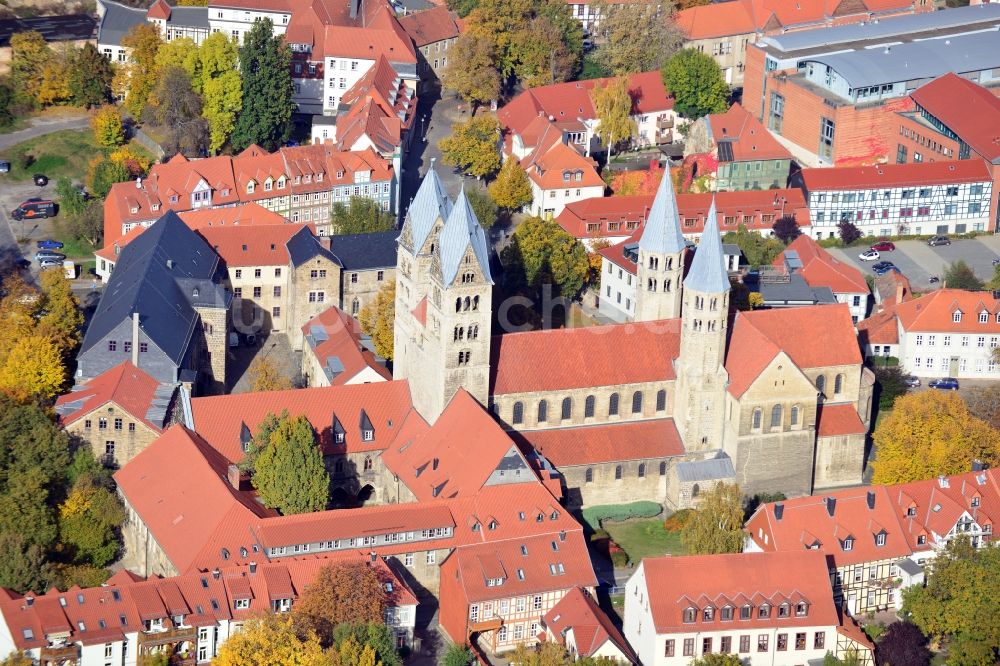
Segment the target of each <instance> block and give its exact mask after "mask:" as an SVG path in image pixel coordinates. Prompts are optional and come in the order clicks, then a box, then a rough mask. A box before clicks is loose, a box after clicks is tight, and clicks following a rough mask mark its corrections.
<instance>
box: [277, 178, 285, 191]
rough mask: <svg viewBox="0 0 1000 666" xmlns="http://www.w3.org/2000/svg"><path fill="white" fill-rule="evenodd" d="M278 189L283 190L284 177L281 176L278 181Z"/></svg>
mask: <svg viewBox="0 0 1000 666" xmlns="http://www.w3.org/2000/svg"><path fill="white" fill-rule="evenodd" d="M278 189H279V190H283V189H285V177H284V176H282V177H281V178H279V179H278Z"/></svg>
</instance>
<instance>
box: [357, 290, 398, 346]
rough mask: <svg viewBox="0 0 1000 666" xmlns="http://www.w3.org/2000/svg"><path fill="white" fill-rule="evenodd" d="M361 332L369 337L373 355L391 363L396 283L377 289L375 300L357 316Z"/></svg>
mask: <svg viewBox="0 0 1000 666" xmlns="http://www.w3.org/2000/svg"><path fill="white" fill-rule="evenodd" d="M358 321H359V322H361V330H363V331H364V332H365V333H367V334H368V335H370V336H371V338H372V342H373V343H375V353H376V354H378V355H379V356H381V357H382V358H384V359H386V360H389V361H391V360H392V356H393V336H394V324H395V322H396V283H395V281H390V282H389V283H388V284H386V285H384V286H383V287H382V288H381V289H379V291H378V294H376V295H375V299H374V300H373V301H372V302H371V303H369V304H368V305H366V306H365V307H363V308H361V312H360V313H359V314H358Z"/></svg>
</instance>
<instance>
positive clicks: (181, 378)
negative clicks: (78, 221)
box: [76, 211, 232, 391]
mask: <svg viewBox="0 0 1000 666" xmlns="http://www.w3.org/2000/svg"><path fill="white" fill-rule="evenodd" d="M219 270H220V266H219V258H218V255H216V254H215V252H213V251H212V248H211V246H209V245H208V243H206V242H205V240H204V239H203V238H202V237H201V236H199V235H198V234H197V233H196V232H194V231H192V230H191V229H190V228H188V226H187V225H186V224H184V222H182V221H181V219H180V218H179V217H178V216H177V214H176V213H174V212H172V211H170V212H167V213H166V214H164V215H162V216H161V217H160V219H159V221H158V222H157V223H156V224H153V225H152V226H151V227H150V228H149V229H148V230H147V231H146V232H145V233H143V234H141V235H140V236H139V237H137V238H135V239H134V240H133V241H132V242H131V243H129V244H128V245H127V246H126V247H125V248H124V249H122V251H121V254H120V255H119V256H118V260H117V262H116V264H115V271H114V273H113V274H112V275H111V279H110V280H109V281H108V285H107V287H106V288H105V290H104V293H103V294H102V295H101V300H100V301H99V302H98V304H97V309H96V310H95V312H94V314H93V316H92V317H91V320H90V324H89V325H88V327H87V331H86V334H85V335H84V338H83V343H82V344H81V345H80V350H79V351H78V352H77V356H76V379H77V381H78V382H79V381H86V380H90V379H93V378H95V377H97V376H98V375H101V374H103V373H104V372H105V371H107V370H110V369H111V368H113V367H115V366H118V365H120V364H121V363H122V362H124V361H131V363H132V365H133V366H135V367H137V368H139V369H141V370H142V371H144V372H145V373H147V374H148V375H149V376H151V377H152V378H153V379H155V380H156V381H157V382H159V383H166V384H174V383H182V384H185V385H186V386H187V387H188V388H189V389H190V388H192V387H193V386H194V385H197V387H198V388H199V389H202V390H209V391H211V390H218V389H219V388H221V386H223V385H224V382H225V378H226V340H227V333H228V331H229V327H228V318H229V317H228V314H229V306H230V302H231V300H232V297H231V295H230V294H229V293H228V292H227V291H226V290H225V289H223V288H222V285H221V284H220V273H219Z"/></svg>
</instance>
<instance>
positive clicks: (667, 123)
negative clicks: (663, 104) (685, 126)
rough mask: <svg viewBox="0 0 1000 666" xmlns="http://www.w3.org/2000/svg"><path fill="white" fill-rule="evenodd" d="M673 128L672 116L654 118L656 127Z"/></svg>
mask: <svg viewBox="0 0 1000 666" xmlns="http://www.w3.org/2000/svg"><path fill="white" fill-rule="evenodd" d="M673 128H674V119H673V118H658V119H657V120H656V129H658V130H668V129H673Z"/></svg>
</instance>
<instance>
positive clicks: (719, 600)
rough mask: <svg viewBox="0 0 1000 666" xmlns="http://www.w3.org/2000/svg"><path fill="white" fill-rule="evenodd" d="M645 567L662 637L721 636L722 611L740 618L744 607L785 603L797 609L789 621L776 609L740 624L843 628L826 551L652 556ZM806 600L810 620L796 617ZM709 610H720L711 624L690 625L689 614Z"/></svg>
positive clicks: (701, 620)
mask: <svg viewBox="0 0 1000 666" xmlns="http://www.w3.org/2000/svg"><path fill="white" fill-rule="evenodd" d="M640 568H641V570H642V572H643V574H644V576H645V586H646V589H645V590H644V592H645V595H646V598H647V599H649V609H650V612H651V614H652V617H653V625H654V627H655V630H656V633H658V634H666V633H690V632H691V631H720V630H722V629H723V628H724V627H725V626H726V625H725V622H726V621H724V620H722V619H721V616H722V614H721V613H720V612H719V611H718V609H721V608H723V607H724V606H726V605H730V606H732V607H734V608H735V609H737V610H736V611H735V612H736V613H739V610H738V609H739V608H740V607H741V606H742V605H743V604H744V603H751V604H753V606H755V607H757V606H760V605H761V604H762V603H765V602H766V603H767V604H769V605H770V606H771V607H772V608H774V609H776V608H777V607H778V606H780V605H781V604H782V603H788V604H790V606H791V612H790V613H789V617H786V618H779V617H778V614H777V611H776V610H775V611H772V613H771V614H770V617H767V618H763V619H761V618H760V617H758V616H757V613H756V612H754V614H753V617H752V618H751V619H749V620H740V621H739V622H740V627H744V628H762V629H763V628H769V627H775V626H778V627H788V628H793V627H813V626H836V625H838V624H839V621H838V616H837V609H836V608H835V607H834V605H833V589H832V588H831V586H830V574H829V571H828V569H827V564H826V556H825V555H824V554H823V553H821V552H814V551H802V552H787V551H786V552H767V553H739V554H726V555H691V556H687V557H670V556H667V557H653V558H649V557H647V558H646V559H644V560H643V561H642V564H641V565H640ZM755 598H756V600H755ZM802 601H804V602H806V603H807V604H808V610H807V614H806V615H805V616H804V617H803V616H799V615H797V613H796V612H795V606H796V604H797V603H799V602H802ZM708 606H711V607H713V608H715V609H717V610H716V612H715V613H714V615H713V618H712V619H711V620H707V621H706V620H705V619H704V617H703V614H702V613H701V612H697V613H696V622H694V623H686V622H684V611H685V610H686V609H688V608H695V609H697V610H698V611H700V610H701V609H703V608H705V607H708ZM755 610H756V609H755Z"/></svg>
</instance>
